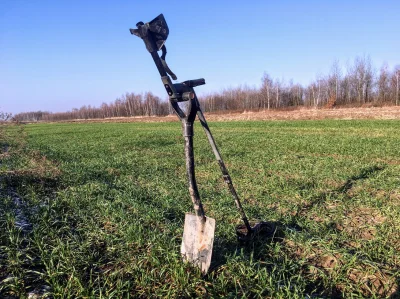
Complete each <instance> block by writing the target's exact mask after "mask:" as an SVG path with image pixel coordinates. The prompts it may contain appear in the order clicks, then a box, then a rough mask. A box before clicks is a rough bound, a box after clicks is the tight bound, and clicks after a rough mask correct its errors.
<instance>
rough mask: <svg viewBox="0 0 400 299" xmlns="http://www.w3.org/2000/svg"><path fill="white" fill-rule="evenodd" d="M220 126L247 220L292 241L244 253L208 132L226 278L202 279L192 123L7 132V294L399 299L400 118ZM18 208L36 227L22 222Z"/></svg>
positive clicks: (202, 148) (219, 265)
mask: <svg viewBox="0 0 400 299" xmlns="http://www.w3.org/2000/svg"><path fill="white" fill-rule="evenodd" d="M211 129H212V130H213V132H214V135H215V138H216V141H217V144H218V145H219V148H220V150H221V153H222V155H223V157H224V160H225V162H226V164H227V167H228V169H229V170H230V172H231V176H232V179H233V181H234V184H235V186H236V187H237V191H238V193H239V195H240V196H241V198H242V199H243V201H244V207H245V209H246V211H247V213H248V216H249V218H251V219H253V220H257V219H263V220H268V221H275V222H277V223H279V234H278V235H277V236H279V237H277V238H275V239H274V240H272V241H268V242H257V243H254V244H252V245H250V246H247V247H243V246H240V245H239V244H238V243H237V241H236V237H235V226H236V225H237V224H239V223H240V221H239V217H238V214H237V211H236V210H235V206H234V203H233V200H232V199H231V197H230V195H229V192H228V190H227V188H226V186H225V185H224V182H223V180H222V179H221V177H220V173H219V168H218V165H217V163H216V162H215V160H214V157H213V155H212V152H211V149H210V148H209V145H208V143H207V141H206V138H205V135H204V134H203V132H202V131H201V127H200V125H199V124H196V127H195V134H196V135H195V141H194V142H195V159H196V174H197V180H198V185H199V189H200V195H201V197H202V199H203V203H204V205H205V209H206V213H207V215H208V216H210V217H213V218H215V219H216V223H217V228H216V237H215V242H214V253H213V263H212V271H210V273H209V274H208V275H206V276H202V275H201V273H200V272H199V271H198V270H197V269H194V268H191V267H190V266H189V265H187V264H184V263H182V261H181V257H180V254H179V250H180V243H181V236H182V230H183V221H184V214H185V212H188V211H192V207H191V201H190V198H189V195H188V190H187V182H186V173H185V165H184V157H183V156H184V154H183V138H182V135H181V128H180V124H179V123H107V124H102V123H92V124H37V125H26V126H23V127H17V126H15V127H8V128H7V130H6V133H4V132H3V135H2V137H0V138H1V141H0V142H1V145H2V146H3V147H4V145H5V144H7V145H8V153H7V154H2V156H1V166H0V169H1V170H0V171H1V172H0V177H1V181H0V184H1V190H2V192H1V193H0V196H1V201H0V208H1V209H0V213H1V217H0V238H1V239H0V240H1V247H0V254H1V255H0V280H2V282H1V283H0V296H3V297H5V296H10V297H12V296H14V297H17V298H18V297H21V298H23V297H24V296H27V294H29V292H32V291H34V290H35V289H36V290H38V289H41V292H42V293H45V294H47V295H44V297H46V296H49V297H51V296H53V297H55V298H64V297H65V298H100V297H101V298H121V297H124V298H128V297H132V298H138V297H143V298H147V297H171V298H173V297H214V298H218V297H228V298H268V297H270V298H311V297H313V298H324V297H325V298H329V297H336V298H359V297H361V298H362V297H366V298H382V297H389V296H392V297H393V298H395V297H396V296H399V285H400V278H399V277H400V254H399V250H400V242H399V239H400V238H399V237H398V232H399V229H400V205H399V203H400V187H399V186H400V176H399V173H400V150H399V144H400V134H399V130H400V122H399V121H389V120H387V121H377V120H363V121H353V120H352V121H344V120H341V121H335V120H323V121H267V122H266V121H265V122H256V121H253V122H220V123H212V124H211ZM13 194H14V195H13ZM15 194H17V195H18V196H19V197H20V199H21V201H22V202H23V204H19V205H18V206H17V204H16V202H15V198H13V196H14V197H15ZM18 209H19V210H21V211H22V213H23V215H24V216H25V217H26V218H27V220H28V221H29V223H30V224H31V225H32V228H31V229H30V230H24V229H21V228H18V226H16V218H18V213H17V212H16V210H18ZM43 286H45V287H43Z"/></svg>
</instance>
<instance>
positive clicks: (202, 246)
mask: <svg viewBox="0 0 400 299" xmlns="http://www.w3.org/2000/svg"><path fill="white" fill-rule="evenodd" d="M136 27H137V29H130V32H131V34H134V35H136V36H138V37H140V38H141V39H142V40H143V41H144V43H145V45H146V48H147V50H148V51H149V52H150V54H151V56H152V58H153V60H154V63H155V65H156V67H157V69H158V72H159V73H160V76H161V81H162V82H163V84H164V87H165V90H166V91H167V94H168V96H169V101H170V103H171V106H172V109H173V110H174V112H175V114H176V115H177V116H178V118H179V119H180V120H181V122H182V130H183V136H184V138H185V157H186V171H187V175H188V181H189V193H190V197H191V200H192V203H193V207H194V210H195V213H194V214H190V213H187V214H186V216H185V226H184V230H183V238H182V245H181V253H182V256H183V259H184V260H185V261H188V262H190V263H191V264H193V265H196V266H197V267H199V268H200V269H201V271H202V273H203V274H205V273H207V271H208V269H209V267H210V263H211V256H212V248H213V241H214V232H215V220H214V219H212V218H209V217H206V216H205V213H204V209H203V205H202V203H201V200H200V196H199V192H198V189H197V184H196V177H195V167H194V157H193V123H194V121H195V119H196V116H198V118H199V120H200V123H201V125H202V126H203V129H204V131H205V133H206V135H207V138H208V141H209V143H210V145H211V148H212V150H213V153H214V155H215V158H216V159H217V162H218V164H219V167H220V169H221V172H222V177H223V179H224V181H225V183H226V184H227V186H228V188H229V191H230V193H231V194H232V196H233V198H234V201H235V204H236V207H237V209H238V210H239V213H240V215H241V218H242V220H243V223H244V225H239V226H237V227H236V234H237V236H238V240H239V241H240V242H242V243H247V242H248V241H250V240H252V239H253V238H254V237H255V236H257V235H260V234H262V235H263V236H264V237H265V236H268V237H270V236H272V235H273V234H274V233H275V230H276V228H275V225H274V224H273V223H270V222H264V221H262V222H258V223H255V224H254V225H253V226H251V225H250V223H249V221H248V219H247V217H246V214H245V212H244V210H243V207H242V205H241V203H240V199H239V196H238V195H237V193H236V190H235V188H234V186H233V183H232V179H231V177H230V175H229V173H228V170H227V168H226V166H225V164H224V162H223V160H222V157H221V155H220V153H219V151H218V148H217V146H216V144H215V141H214V138H213V136H212V134H211V131H210V128H209V127H208V124H207V121H206V119H205V117H204V114H203V112H202V110H201V108H200V104H199V101H198V99H197V96H196V93H195V91H194V87H196V86H199V85H204V84H205V80H204V79H196V80H188V81H184V82H182V83H174V84H173V83H172V81H171V78H172V79H173V80H177V77H176V75H175V74H174V73H173V72H172V71H171V69H170V68H169V67H168V65H167V63H166V61H165V57H166V54H167V48H166V47H165V41H166V39H167V37H168V34H169V29H168V25H167V23H166V21H165V19H164V16H163V15H162V14H160V15H159V16H158V17H156V18H155V19H154V20H152V21H150V22H148V23H146V24H145V23H143V22H139V23H137V24H136ZM160 50H161V51H162V54H161V57H160V56H159V55H158V53H157V51H160ZM180 102H187V105H186V109H184V110H185V111H184V110H182V109H181V108H180V106H179V103H180Z"/></svg>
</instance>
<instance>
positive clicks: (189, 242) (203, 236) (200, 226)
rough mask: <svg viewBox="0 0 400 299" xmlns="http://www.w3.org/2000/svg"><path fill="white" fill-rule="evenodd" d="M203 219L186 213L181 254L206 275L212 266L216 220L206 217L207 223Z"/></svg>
mask: <svg viewBox="0 0 400 299" xmlns="http://www.w3.org/2000/svg"><path fill="white" fill-rule="evenodd" d="M201 219H202V218H201V217H199V216H196V215H193V214H190V213H186V215H185V227H184V229H183V238H182V246H181V254H182V257H183V259H184V260H185V261H187V262H189V263H191V264H193V265H195V266H197V267H199V268H200V269H201V272H202V273H203V274H206V273H207V271H208V268H209V267H210V264H211V255H212V249H213V242H214V231H215V219H213V218H208V217H206V221H205V222H202V220H201Z"/></svg>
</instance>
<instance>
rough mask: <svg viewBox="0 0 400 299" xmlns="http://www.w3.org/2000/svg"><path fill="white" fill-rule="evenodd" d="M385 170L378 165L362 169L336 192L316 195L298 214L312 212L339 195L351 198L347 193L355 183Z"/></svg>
mask: <svg viewBox="0 0 400 299" xmlns="http://www.w3.org/2000/svg"><path fill="white" fill-rule="evenodd" d="M384 169H385V168H384V167H382V166H377V165H374V166H371V167H367V168H364V169H361V170H360V173H359V174H357V175H354V176H352V177H350V178H348V179H347V180H346V182H345V183H344V184H343V185H342V186H340V187H338V188H336V189H334V190H329V191H326V192H322V193H320V194H318V195H316V196H315V197H314V198H312V199H311V201H310V203H309V204H307V205H305V206H304V207H301V208H300V209H299V212H300V213H297V214H303V213H304V212H307V211H309V210H311V209H312V208H313V207H314V206H316V205H319V204H322V203H324V202H325V201H326V200H327V198H328V197H329V196H331V195H333V196H334V197H337V196H338V195H339V194H343V195H345V196H346V197H349V195H348V194H347V192H348V191H349V190H350V189H351V188H352V187H353V186H354V184H355V183H357V182H358V181H360V180H365V179H367V178H370V177H371V176H373V175H374V174H375V173H377V172H380V171H382V170H384Z"/></svg>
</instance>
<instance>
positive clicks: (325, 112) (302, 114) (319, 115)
mask: <svg viewBox="0 0 400 299" xmlns="http://www.w3.org/2000/svg"><path fill="white" fill-rule="evenodd" d="M206 118H207V120H210V121H232V120H319V119H400V106H398V107H395V106H392V107H371V108H337V109H304V108H301V109H296V110H291V111H276V110H271V111H260V112H251V111H250V112H246V111H245V112H233V113H225V114H216V113H206ZM171 121H177V117H176V116H175V115H169V116H161V117H159V116H136V117H116V118H106V119H88V120H80V119H79V120H72V121H68V122H171Z"/></svg>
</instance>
